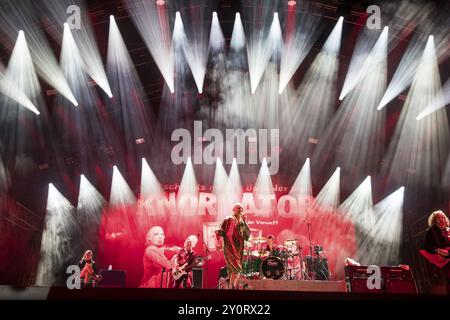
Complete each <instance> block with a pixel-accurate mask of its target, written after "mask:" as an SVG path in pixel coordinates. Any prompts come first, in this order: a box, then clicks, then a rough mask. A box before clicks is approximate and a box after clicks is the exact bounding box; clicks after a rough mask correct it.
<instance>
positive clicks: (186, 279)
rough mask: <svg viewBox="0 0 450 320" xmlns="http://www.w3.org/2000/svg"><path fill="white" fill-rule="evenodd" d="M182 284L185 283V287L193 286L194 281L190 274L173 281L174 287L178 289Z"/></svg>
mask: <svg viewBox="0 0 450 320" xmlns="http://www.w3.org/2000/svg"><path fill="white" fill-rule="evenodd" d="M181 284H183V288H191V287H192V281H191V279H190V276H189V274H185V275H183V276H181V277H180V279H178V280H175V281H174V283H173V288H174V289H178V288H180V286H181Z"/></svg>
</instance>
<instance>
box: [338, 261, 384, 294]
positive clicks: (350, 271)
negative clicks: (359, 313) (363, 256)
mask: <svg viewBox="0 0 450 320" xmlns="http://www.w3.org/2000/svg"><path fill="white" fill-rule="evenodd" d="M344 271H345V281H346V283H347V291H348V292H358V293H383V285H382V287H381V288H380V289H369V288H368V287H367V278H369V274H368V273H367V266H346V267H345V268H344Z"/></svg>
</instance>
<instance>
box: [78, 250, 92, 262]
mask: <svg viewBox="0 0 450 320" xmlns="http://www.w3.org/2000/svg"><path fill="white" fill-rule="evenodd" d="M88 253H90V254H91V255H92V256H94V254H93V253H92V250H86V252H85V253H84V254H83V258H82V259H81V260H86V255H87V254H88ZM91 260H92V259H91Z"/></svg>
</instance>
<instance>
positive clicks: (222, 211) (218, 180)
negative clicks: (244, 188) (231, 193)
mask: <svg viewBox="0 0 450 320" xmlns="http://www.w3.org/2000/svg"><path fill="white" fill-rule="evenodd" d="M227 181H228V175H227V172H226V171H225V168H224V167H223V164H222V161H221V160H220V158H217V160H216V169H215V172H214V182H213V189H212V193H213V194H214V195H215V196H216V199H217V220H220V219H224V218H225V217H226V216H227V215H228V214H229V212H228V211H227V209H228V206H227V202H228V196H227V194H226V191H227V190H226V186H227Z"/></svg>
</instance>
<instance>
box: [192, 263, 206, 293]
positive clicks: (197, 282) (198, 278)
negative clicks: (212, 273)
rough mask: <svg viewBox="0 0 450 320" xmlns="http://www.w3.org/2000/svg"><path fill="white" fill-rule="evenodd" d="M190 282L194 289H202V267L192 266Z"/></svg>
mask: <svg viewBox="0 0 450 320" xmlns="http://www.w3.org/2000/svg"><path fill="white" fill-rule="evenodd" d="M192 284H193V285H194V286H193V288H194V289H203V268H192Z"/></svg>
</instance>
